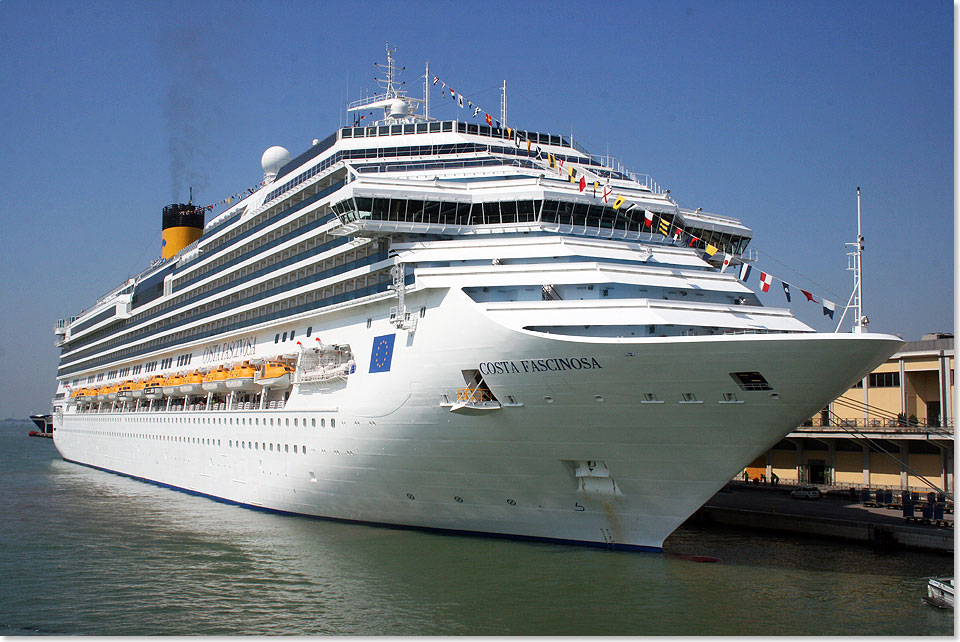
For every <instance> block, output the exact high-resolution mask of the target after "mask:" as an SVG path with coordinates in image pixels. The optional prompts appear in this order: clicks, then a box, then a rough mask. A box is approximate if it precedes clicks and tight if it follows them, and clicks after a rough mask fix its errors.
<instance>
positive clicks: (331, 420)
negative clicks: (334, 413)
mask: <svg viewBox="0 0 960 642" xmlns="http://www.w3.org/2000/svg"><path fill="white" fill-rule="evenodd" d="M330 427H331V428H336V427H337V420H336V419H330Z"/></svg>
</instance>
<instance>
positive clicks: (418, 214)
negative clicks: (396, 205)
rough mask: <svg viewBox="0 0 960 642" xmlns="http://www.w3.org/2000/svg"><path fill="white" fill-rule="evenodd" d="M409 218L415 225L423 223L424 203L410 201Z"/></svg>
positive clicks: (408, 207) (408, 204)
mask: <svg viewBox="0 0 960 642" xmlns="http://www.w3.org/2000/svg"><path fill="white" fill-rule="evenodd" d="M407 216H408V217H410V220H411V221H413V222H414V223H422V222H423V201H409V202H408V203H407Z"/></svg>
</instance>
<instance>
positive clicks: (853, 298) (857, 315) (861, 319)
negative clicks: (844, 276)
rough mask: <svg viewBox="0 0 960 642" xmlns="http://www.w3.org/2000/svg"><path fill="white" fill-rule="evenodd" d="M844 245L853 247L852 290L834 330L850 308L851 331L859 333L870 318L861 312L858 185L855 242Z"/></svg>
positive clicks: (850, 263)
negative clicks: (851, 316) (851, 317)
mask: <svg viewBox="0 0 960 642" xmlns="http://www.w3.org/2000/svg"><path fill="white" fill-rule="evenodd" d="M844 245H846V246H847V247H849V248H853V251H851V252H847V270H849V271H851V272H853V292H851V293H850V298H849V299H848V300H847V306H846V307H845V308H844V309H843V314H842V315H840V321H839V322H837V329H836V332H839V331H840V326H842V325H843V318H844V317H845V316H847V310H852V311H853V314H854V318H853V332H854V334H860V333H861V332H863V329H864V326H866V325H867V324H868V323H870V319H868V318H867V316H866V315H865V314H864V313H863V234H862V228H861V224H860V188H859V187H857V242H856V243H845V244H844Z"/></svg>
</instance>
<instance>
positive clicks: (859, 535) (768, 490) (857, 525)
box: [686, 482, 954, 554]
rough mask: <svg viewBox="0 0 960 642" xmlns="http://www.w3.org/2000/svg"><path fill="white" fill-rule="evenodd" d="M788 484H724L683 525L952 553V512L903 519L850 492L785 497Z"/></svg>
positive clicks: (885, 548) (887, 547) (895, 513)
mask: <svg viewBox="0 0 960 642" xmlns="http://www.w3.org/2000/svg"><path fill="white" fill-rule="evenodd" d="M795 488H796V486H795V485H791V484H780V485H777V486H773V485H763V486H754V485H751V484H744V483H740V482H730V483H729V484H727V486H726V487H725V488H724V489H723V490H721V491H720V492H719V493H717V494H716V495H714V496H713V497H712V498H711V499H710V500H709V501H707V503H706V504H704V505H703V507H701V508H700V510H698V511H697V512H696V513H694V515H693V516H691V517H690V518H689V519H688V520H687V522H686V525H689V526H708V525H718V526H726V527H732V528H739V529H748V530H757V531H775V532H781V533H792V534H795V535H803V536H810V537H821V538H828V539H839V540H846V541H851V542H860V543H863V544H867V545H872V546H873V547H874V548H875V549H876V550H878V551H887V550H893V549H896V548H912V549H920V550H926V551H933V552H940V553H948V554H953V549H954V544H953V539H954V530H953V521H954V520H953V517H954V516H953V513H952V512H951V513H948V514H945V515H944V516H943V520H941V523H942V524H944V525H940V526H937V525H936V524H935V523H929V524H927V523H922V521H919V522H918V521H907V520H906V519H905V518H904V517H903V514H902V511H900V510H897V509H894V508H885V507H877V506H867V505H865V504H863V503H861V502H860V499H859V495H858V494H857V495H856V496H854V495H855V494H856V491H855V490H854V491H852V492H851V491H850V490H846V489H845V490H839V489H838V490H834V491H828V492H827V494H825V495H824V496H823V497H822V498H821V499H819V500H800V499H793V498H792V497H790V492H791V491H792V490H794V489H795Z"/></svg>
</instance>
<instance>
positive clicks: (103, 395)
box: [96, 386, 110, 401]
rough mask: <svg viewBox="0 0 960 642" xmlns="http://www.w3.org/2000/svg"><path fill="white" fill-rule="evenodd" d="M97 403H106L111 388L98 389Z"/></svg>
mask: <svg viewBox="0 0 960 642" xmlns="http://www.w3.org/2000/svg"><path fill="white" fill-rule="evenodd" d="M96 390H97V401H106V400H107V392H108V391H109V390H110V386H103V387H102V388H97V389H96Z"/></svg>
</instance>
